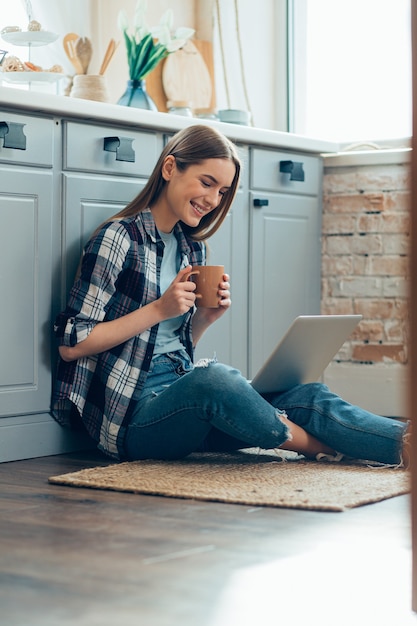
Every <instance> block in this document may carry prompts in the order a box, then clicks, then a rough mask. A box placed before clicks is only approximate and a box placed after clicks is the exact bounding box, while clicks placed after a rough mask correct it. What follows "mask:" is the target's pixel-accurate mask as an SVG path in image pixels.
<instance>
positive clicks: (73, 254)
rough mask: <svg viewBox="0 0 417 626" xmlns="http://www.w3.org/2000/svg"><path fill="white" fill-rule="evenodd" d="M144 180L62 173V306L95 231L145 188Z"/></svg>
mask: <svg viewBox="0 0 417 626" xmlns="http://www.w3.org/2000/svg"><path fill="white" fill-rule="evenodd" d="M145 183H146V181H145V180H143V179H142V180H137V179H124V178H116V177H103V176H85V175H78V174H63V198H64V203H63V211H64V214H63V226H64V235H63V248H62V291H61V297H62V300H63V304H64V305H65V301H66V298H67V294H68V291H69V289H70V288H71V286H72V283H73V280H74V276H75V274H76V270H77V267H78V263H79V261H80V258H81V254H82V250H83V247H84V245H85V243H86V242H87V240H88V239H89V237H90V236H91V235H92V234H93V232H94V230H95V229H96V228H97V226H99V224H101V223H102V222H104V221H105V220H106V219H107V218H109V217H111V216H112V215H114V214H115V213H117V212H118V211H120V210H121V209H123V208H124V207H125V206H126V204H128V203H129V202H130V201H131V200H132V199H133V198H134V197H135V196H136V195H137V194H138V193H139V191H140V190H141V189H142V187H143V186H144V185H145Z"/></svg>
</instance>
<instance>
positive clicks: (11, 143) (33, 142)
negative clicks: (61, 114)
mask: <svg viewBox="0 0 417 626" xmlns="http://www.w3.org/2000/svg"><path fill="white" fill-rule="evenodd" d="M53 136H54V121H53V120H52V119H44V118H40V117H34V116H30V115H16V114H15V113H7V112H4V111H0V162H1V163H13V164H19V165H35V166H36V167H52V162H53V146H54V141H53Z"/></svg>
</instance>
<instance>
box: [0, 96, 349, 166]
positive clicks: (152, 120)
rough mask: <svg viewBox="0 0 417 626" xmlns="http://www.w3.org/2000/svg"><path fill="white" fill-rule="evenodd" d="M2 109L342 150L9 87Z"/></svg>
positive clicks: (307, 148)
mask: <svg viewBox="0 0 417 626" xmlns="http://www.w3.org/2000/svg"><path fill="white" fill-rule="evenodd" d="M0 109H2V110H3V111H13V112H15V111H16V112H22V111H23V112H24V111H28V112H30V113H35V114H36V113H42V114H47V115H53V116H54V115H56V116H60V117H64V118H77V119H82V120H84V121H91V122H98V123H102V122H105V123H111V124H123V125H124V126H134V127H136V128H138V127H141V128H152V129H156V130H161V131H170V132H172V131H174V132H175V131H177V130H180V129H181V128H184V127H185V126H188V125H190V123H193V124H198V123H202V124H210V125H213V126H215V127H216V128H218V129H219V130H220V131H221V132H223V133H224V134H225V135H226V136H227V137H229V139H231V140H232V141H235V142H237V143H239V142H243V143H248V144H252V145H261V146H269V147H274V148H283V149H289V150H297V151H301V152H311V153H316V154H320V153H332V152H337V151H338V150H339V145H338V144H337V143H333V142H330V141H322V140H320V139H313V138H309V137H303V136H301V135H294V134H292V133H284V132H280V131H274V130H265V129H261V128H253V127H251V126H239V125H237V124H225V123H223V122H212V121H208V120H201V119H197V118H186V117H181V116H178V115H172V114H168V113H159V112H154V111H145V110H143V109H134V108H130V107H125V106H120V105H117V104H107V103H102V102H94V101H92V100H82V99H79V98H71V97H68V96H58V95H53V94H43V93H36V92H32V91H26V90H25V91H23V90H20V89H12V88H9V87H0Z"/></svg>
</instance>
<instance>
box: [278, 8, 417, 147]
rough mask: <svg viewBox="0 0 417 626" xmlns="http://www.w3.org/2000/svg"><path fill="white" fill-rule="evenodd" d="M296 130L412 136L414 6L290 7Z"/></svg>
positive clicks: (350, 136)
mask: <svg viewBox="0 0 417 626" xmlns="http://www.w3.org/2000/svg"><path fill="white" fill-rule="evenodd" d="M289 5H290V7H289V9H290V10H289V15H290V19H289V24H290V28H289V30H290V33H289V34H290V41H291V39H292V45H291V46H290V76H291V77H292V80H291V81H290V87H289V91H290V94H289V99H290V111H291V113H290V131H292V132H295V133H297V134H302V135H308V136H311V137H320V138H322V139H328V140H331V141H341V142H361V141H366V140H368V141H376V142H378V140H387V139H388V140H391V139H400V138H406V137H410V136H411V133H412V96H411V3H410V0H395V2H394V1H391V0H337V1H335V0H289Z"/></svg>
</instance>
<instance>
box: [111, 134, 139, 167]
mask: <svg viewBox="0 0 417 626" xmlns="http://www.w3.org/2000/svg"><path fill="white" fill-rule="evenodd" d="M133 141H134V139H130V138H129V137H104V150H106V151H107V152H115V153H116V161H128V162H129V163H134V162H135V151H134V150H133V148H132V143H133Z"/></svg>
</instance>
